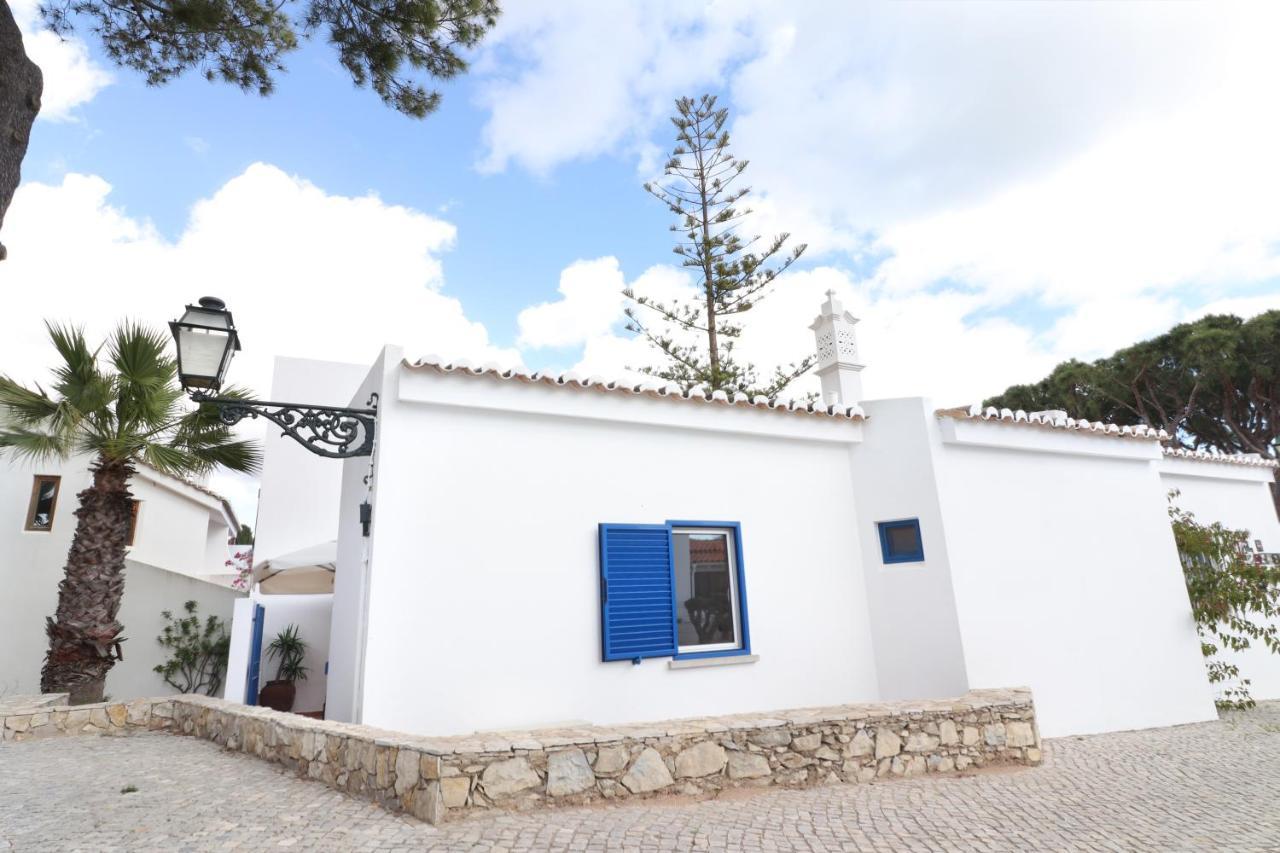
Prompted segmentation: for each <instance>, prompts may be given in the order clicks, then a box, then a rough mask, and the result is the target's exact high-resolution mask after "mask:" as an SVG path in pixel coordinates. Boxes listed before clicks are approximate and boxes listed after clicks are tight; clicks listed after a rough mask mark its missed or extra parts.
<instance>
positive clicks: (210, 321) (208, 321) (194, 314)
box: [178, 308, 231, 329]
mask: <svg viewBox="0 0 1280 853" xmlns="http://www.w3.org/2000/svg"><path fill="white" fill-rule="evenodd" d="M178 322H179V323H181V324H183V325H188V324H189V325H193V326H213V327H214V328H216V329H229V328H230V326H231V315H229V314H228V313H227V312H226V311H207V310H205V309H203V308H188V309H187V312H186V313H185V314H183V315H182V319H181V320H179V321H178Z"/></svg>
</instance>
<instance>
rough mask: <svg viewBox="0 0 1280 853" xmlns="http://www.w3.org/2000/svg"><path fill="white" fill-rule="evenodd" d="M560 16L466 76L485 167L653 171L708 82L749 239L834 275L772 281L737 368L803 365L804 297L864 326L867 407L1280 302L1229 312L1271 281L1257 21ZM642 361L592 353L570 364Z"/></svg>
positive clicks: (1040, 13) (524, 15) (1034, 14)
mask: <svg viewBox="0 0 1280 853" xmlns="http://www.w3.org/2000/svg"><path fill="white" fill-rule="evenodd" d="M562 15H563V17H560V16H544V17H542V18H540V19H538V20H537V21H536V22H535V21H534V20H532V16H531V15H529V14H528V12H527V10H523V7H522V8H521V9H518V10H517V15H516V16H515V17H514V18H513V20H512V21H511V22H510V24H509V28H508V29H507V30H506V39H505V41H504V40H501V39H500V40H499V43H498V44H496V45H495V46H494V47H493V49H492V50H490V51H488V52H487V53H486V61H485V62H484V63H482V64H481V66H479V67H478V69H477V79H478V80H479V82H480V85H481V86H482V87H484V88H485V89H486V91H487V96H486V100H485V103H487V104H488V105H489V106H490V108H491V115H490V120H489V124H488V125H487V128H486V136H485V140H486V145H487V153H486V155H485V159H484V164H485V166H486V167H487V168H490V169H501V168H504V167H507V166H509V165H516V166H520V167H523V168H526V169H529V170H532V171H535V172H546V171H549V170H551V169H554V168H555V167H557V166H559V165H561V164H565V163H569V162H571V161H574V160H580V159H587V158H590V157H593V156H599V155H601V154H614V155H624V156H629V157H633V158H634V159H635V160H636V162H637V163H638V165H639V168H640V169H641V170H642V171H644V172H646V173H648V172H650V171H652V170H653V169H655V168H656V165H657V163H659V162H660V159H659V156H658V153H657V152H660V151H663V150H665V149H666V148H668V147H669V144H670V141H671V140H670V136H671V130H670V127H669V126H668V125H667V123H666V122H665V116H666V115H667V114H668V113H669V112H670V109H671V106H670V104H671V100H672V99H673V98H675V97H676V96H679V95H684V94H693V93H696V92H697V91H699V90H700V89H702V88H715V87H717V86H718V87H720V88H723V89H724V90H726V91H727V92H728V99H727V103H728V105H729V106H730V107H731V110H732V115H733V119H732V126H731V129H732V133H733V137H734V148H735V150H736V151H737V152H738V153H739V154H740V155H741V156H743V157H745V158H749V159H750V160H751V164H752V165H751V168H750V170H749V171H748V173H747V175H748V177H749V178H750V182H751V184H752V186H754V187H755V189H756V193H755V195H754V196H753V199H754V203H753V204H752V206H753V207H754V208H755V209H756V211H757V215H756V216H755V218H754V220H753V221H752V222H751V223H750V225H749V228H750V230H751V231H752V232H753V233H764V234H771V233H775V232H777V231H783V230H786V231H791V232H792V233H793V234H794V237H795V239H796V240H803V241H806V242H809V243H810V244H811V249H810V253H809V255H808V259H807V260H808V261H809V262H813V261H815V260H816V261H826V262H828V263H830V264H831V265H832V266H831V268H823V269H817V270H811V271H810V272H808V273H800V274H792V275H790V276H788V277H787V278H788V281H789V284H788V285H787V287H786V288H784V291H785V292H780V293H779V294H778V295H777V296H775V297H773V298H772V299H771V301H770V303H768V307H767V308H766V309H765V310H763V311H761V312H760V314H759V315H758V316H757V317H756V318H755V319H754V320H753V322H752V323H750V324H748V331H747V335H746V337H744V340H743V342H742V352H743V354H744V355H750V356H752V357H755V358H756V360H757V361H759V362H760V363H762V364H767V363H770V362H771V361H774V360H778V359H781V360H784V361H790V360H791V359H792V358H794V357H795V355H794V354H793V353H795V352H796V351H797V349H798V348H799V349H800V350H801V351H802V352H807V351H808V348H809V347H810V346H811V343H810V342H809V341H807V340H805V339H804V337H805V335H806V334H807V332H806V331H805V330H804V328H803V326H804V323H805V322H807V319H808V318H809V317H811V315H812V314H813V313H814V312H815V311H816V307H817V304H818V302H819V301H820V291H821V290H822V289H825V286H823V287H821V288H819V289H814V288H813V287H810V286H809V285H810V284H812V282H816V281H818V280H822V279H825V280H827V281H826V283H827V284H832V286H835V287H836V289H837V291H840V292H842V293H847V298H848V300H849V301H850V303H851V304H852V305H854V306H856V307H855V311H856V312H858V313H860V314H861V315H862V316H863V317H864V318H865V319H864V322H863V324H862V325H861V326H860V327H859V328H860V329H861V330H862V333H863V336H864V338H865V340H866V343H865V347H864V348H865V349H866V351H867V353H868V355H867V358H868V361H869V362H870V363H871V366H869V367H868V369H867V374H866V383H865V385H866V388H867V392H868V394H869V395H870V396H884V395H894V396H897V395H903V394H915V393H924V394H929V395H933V396H935V397H938V398H939V399H945V400H956V399H957V398H958V399H966V398H976V397H981V396H984V395H989V394H992V393H995V392H997V391H1000V390H1002V389H1003V388H1004V387H1005V386H1006V385H1008V384H1010V383H1012V382H1018V381H1026V380H1030V379H1035V378H1037V377H1038V376H1039V375H1042V374H1043V373H1044V372H1045V371H1046V370H1047V369H1048V368H1050V367H1052V365H1053V364H1055V363H1056V362H1057V361H1059V360H1061V359H1062V358H1066V357H1072V356H1075V357H1083V358H1090V357H1096V356H1097V355H1101V354H1103V353H1105V352H1109V351H1111V350H1113V349H1114V348H1116V347H1118V346H1123V345H1125V344H1127V343H1130V342H1132V341H1134V340H1137V339H1139V338H1141V337H1143V336H1146V335H1150V334H1153V333H1156V332H1158V331H1160V330H1162V329H1163V328H1167V327H1168V326H1169V325H1171V324H1172V323H1175V322H1178V321H1179V320H1182V319H1189V318H1193V317H1195V316H1199V315H1200V314H1203V313H1205V312H1207V311H1209V310H1211V309H1212V308H1213V306H1215V305H1216V306H1230V307H1233V308H1238V309H1239V310H1240V311H1242V312H1244V313H1246V314H1248V313H1253V310H1254V309H1260V308H1263V307H1275V306H1276V305H1277V303H1278V301H1280V298H1272V297H1271V296H1266V295H1263V296H1242V295H1241V294H1257V293H1258V292H1259V291H1260V290H1262V289H1264V288H1267V287H1270V288H1271V289H1272V290H1280V288H1276V287H1275V284H1276V282H1277V281H1280V217H1277V216H1275V215H1274V210H1275V199H1276V198H1280V159H1277V158H1276V157H1275V153H1274V152H1275V151H1277V150H1280V114H1277V113H1276V111H1275V110H1272V109H1269V108H1267V106H1266V105H1267V104H1270V103H1271V102H1273V101H1274V92H1273V89H1274V81H1275V80H1276V79H1277V78H1278V77H1280V52H1277V51H1276V50H1275V49H1274V44H1273V41H1274V38H1273V35H1274V33H1275V32H1276V31H1277V28H1278V27H1280V6H1276V5H1275V4H1246V3H1239V4H1222V3H1214V2H1186V3H1179V4H1143V3H1123V4H1071V3H1060V4H1008V3H965V4H958V3H944V4H938V3H934V2H926V3H914V2H896V3H856V4H855V3H845V4H831V3H825V2H820V0H788V2H783V0H745V2H737V3H713V4H709V5H705V6H701V7H697V8H696V9H695V10H692V11H691V10H690V9H689V8H686V7H685V6H683V5H674V6H673V5H671V4H668V3H666V2H663V0H652V2H637V3H634V4H628V6H627V9H626V11H625V13H619V11H618V9H617V8H616V7H615V6H614V5H613V4H600V3H581V4H571V5H570V4H566V7H565V10H564V11H563V12H562ZM517 44H518V47H517V46H516V45H517ZM664 45H671V46H673V47H672V49H671V50H669V51H668V50H667V48H666V47H664ZM664 51H666V53H665V54H664ZM663 55H665V56H671V55H679V56H681V57H684V58H686V59H688V58H689V57H693V59H694V61H690V62H686V63H683V64H681V63H676V64H672V65H671V66H670V67H667V66H665V65H662V64H661V63H659V62H658V61H657V58H658V57H659V56H663ZM853 270H856V271H857V272H856V273H855V272H853ZM806 276H807V277H808V278H806ZM834 279H839V281H835V282H834V284H833V283H832V282H833V280H834ZM811 290H812V292H810V291H811ZM771 318H775V319H771ZM802 321H804V322H802ZM601 322H603V321H601ZM755 327H758V328H755ZM797 329H798V330H799V331H797ZM643 352H644V349H643V345H642V344H639V343H638V342H635V341H632V340H628V339H626V338H625V336H623V337H619V336H617V335H615V334H613V333H612V332H611V333H608V334H605V335H597V336H595V337H591V338H589V339H588V340H587V342H586V344H585V349H584V356H583V364H582V365H581V366H580V369H582V370H586V371H587V372H591V371H592V370H599V371H601V372H606V371H605V368H612V369H620V368H621V366H623V365H624V364H636V363H637V359H638V358H639V357H641V356H642V355H643Z"/></svg>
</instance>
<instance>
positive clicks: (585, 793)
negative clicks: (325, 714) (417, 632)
mask: <svg viewBox="0 0 1280 853" xmlns="http://www.w3.org/2000/svg"><path fill="white" fill-rule="evenodd" d="M146 730H168V731H172V732H173V733H175V734H186V735H192V736H195V737H201V738H205V739H207V740H211V741H213V742H215V743H217V744H220V745H222V746H223V747H225V748H227V749H231V750H235V751H238V752H244V753H248V754H250V755H256V756H258V757H260V758H263V759H265V760H267V761H272V762H275V763H277V764H281V765H283V766H285V767H287V768H289V769H290V770H292V771H293V772H295V773H297V774H298V775H299V776H302V777H305V778H309V779H315V780H317V781H320V782H323V783H325V784H326V785H329V786H330V787H332V788H335V789H337V790H340V791H344V792H347V793H349V794H352V795H355V796H359V797H363V798H365V799H369V800H373V801H374V802H377V803H379V804H380V805H382V806H384V807H386V808H388V809H391V810H393V811H405V812H408V813H410V814H412V815H414V816H416V817H418V818H420V819H422V820H425V821H428V822H431V823H439V822H440V821H442V820H445V819H447V818H451V817H455V816H458V815H463V814H467V813H472V812H475V811H478V810H484V809H494V808H498V809H530V808H544V807H549V806H556V805H580V804H584V803H592V802H600V801H604V800H619V799H628V798H631V799H634V798H640V797H651V796H659V795H662V794H669V793H679V794H683V795H692V796H700V795H710V794H714V793H715V792H717V791H720V790H722V789H725V788H738V787H766V786H771V785H781V786H796V787H801V786H809V785H821V784H833V783H840V782H869V781H872V780H875V779H892V778H898V777H904V776H920V775H925V774H933V773H954V772H957V771H964V770H967V769H969V768H979V767H990V766H996V765H1027V766H1030V765H1036V764H1039V763H1040V760H1041V752H1040V735H1039V732H1038V731H1037V728H1036V719H1035V710H1034V706H1033V705H1032V701H1031V693H1030V691H1028V690H1024V689H1012V690H978V691H972V692H970V693H967V694H965V695H964V696H960V697H957V698H955V699H943V700H932V701H927V702H900V703H877V704H868V705H842V706H836V707H828V708H807V709H802V710H794V711H780V712H776V713H771V714H739V715H733V716H726V717H707V718H699V719H691V720H672V721H667V722H660V723H643V724H635V725H625V726H608V727H603V726H591V727H581V728H567V729H545V730H531V731H522V732H497V733H485V734H475V735H471V736H466V737H450V738H426V737H416V736H409V735H405V734H400V733H396V732H387V731H381V730H378V729H374V728H370V727H367V726H358V725H351V724H347V723H337V722H331V721H321V720H312V719H310V718H307V717H300V716H297V715H295V714H284V713H279V712H276V711H271V710H269V709H267V708H261V707H249V706H245V705H237V704H235V703H232V702H227V701H225V700H222V699H213V698H210V697H205V696H175V697H169V698H166V699H158V700H136V701H135V702H131V703H114V704H112V703H108V704H104V705H101V706H80V707H78V708H65V707H61V708H50V709H44V710H41V711H39V712H36V713H31V714H26V715H16V716H9V717H5V718H4V719H3V731H4V734H5V738H6V739H13V740H23V739H26V738H30V737H40V736H45V735H57V734H64V735H65V734H81V733H99V734H127V733H129V732H131V731H146Z"/></svg>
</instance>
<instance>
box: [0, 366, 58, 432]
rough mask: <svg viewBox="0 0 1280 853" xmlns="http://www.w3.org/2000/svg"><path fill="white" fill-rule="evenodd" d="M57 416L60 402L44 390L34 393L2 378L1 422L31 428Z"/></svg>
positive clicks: (0, 388)
mask: <svg viewBox="0 0 1280 853" xmlns="http://www.w3.org/2000/svg"><path fill="white" fill-rule="evenodd" d="M57 414H58V402H57V401H56V400H54V399H53V398H51V397H50V396H49V395H48V394H46V393H45V392H44V389H43V388H40V389H38V390H35V391H32V390H31V389H30V388H27V387H26V386H25V385H21V384H19V383H17V382H14V381H13V380H12V379H10V378H9V377H7V376H0V421H3V422H6V423H13V424H20V425H22V426H28V427H29V426H35V425H36V424H39V423H41V422H43V421H47V420H50V419H52V418H54V417H56V416H57Z"/></svg>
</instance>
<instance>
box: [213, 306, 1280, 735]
mask: <svg viewBox="0 0 1280 853" xmlns="http://www.w3.org/2000/svg"><path fill="white" fill-rule="evenodd" d="M855 322H856V320H855V319H854V318H853V317H851V316H850V315H849V314H848V313H847V312H845V311H844V310H843V309H842V307H841V305H840V304H839V302H838V301H837V300H836V299H835V298H834V296H832V297H830V298H829V299H828V301H827V302H826V303H825V304H824V305H823V306H822V309H821V313H820V315H819V316H818V318H817V319H816V320H815V321H814V324H813V326H812V328H813V331H814V333H815V337H816V344H817V349H818V355H819V359H820V361H819V366H818V373H819V375H820V377H821V380H822V388H823V399H822V402H820V403H818V404H816V405H809V404H790V403H777V402H771V401H769V400H765V399H763V398H757V399H754V400H749V399H744V398H742V397H735V398H732V399H731V398H729V397H727V396H726V395H725V394H723V393H722V392H717V393H716V394H715V395H713V396H712V397H710V398H705V397H704V396H703V395H701V394H699V393H692V394H686V393H682V392H681V391H680V390H679V389H678V388H675V387H674V386H673V387H662V386H659V385H654V384H652V383H642V384H631V383H617V382H609V381H606V380H603V379H598V378H580V377H576V376H573V375H545V374H525V373H522V372H519V371H501V370H499V369H496V368H492V367H471V366H469V365H466V364H463V363H460V362H449V361H447V360H442V359H438V358H427V359H421V360H418V359H406V358H405V357H404V355H403V354H402V352H401V350H400V349H398V348H396V347H390V346H389V347H386V348H385V349H384V350H383V352H382V353H381V355H380V357H379V358H378V359H377V361H376V362H375V363H374V364H373V365H372V367H371V368H362V369H360V370H359V371H358V372H357V373H353V372H352V369H351V368H350V367H349V366H343V367H341V369H339V368H335V367H334V366H332V365H327V364H323V363H308V362H305V361H299V360H287V362H282V363H281V364H280V365H278V367H277V374H276V383H275V387H274V388H273V389H272V396H273V397H275V398H276V399H310V400H313V401H314V402H317V403H332V404H338V405H357V406H358V405H363V404H364V402H365V401H366V400H367V399H368V398H369V397H370V395H371V394H373V393H376V394H377V395H378V401H379V402H378V425H377V442H376V447H375V452H374V455H373V457H372V459H369V458H362V459H355V460H349V461H347V462H345V463H341V464H339V463H334V462H332V461H329V460H322V459H317V458H314V457H308V456H307V454H306V453H305V451H302V450H300V449H298V448H296V447H294V446H292V442H268V443H267V445H266V450H267V461H266V473H265V474H264V482H263V495H262V506H261V509H260V513H259V535H260V538H259V557H260V558H270V557H272V556H274V555H275V554H274V553H273V552H276V553H284V552H286V551H289V550H295V549H298V548H301V547H304V546H307V545H312V544H315V543H319V542H324V541H327V540H332V539H335V538H336V539H337V562H336V567H337V568H336V576H335V583H334V592H333V594H332V596H331V602H330V600H329V597H326V598H325V601H324V606H325V607H329V606H331V608H332V615H331V618H330V627H329V632H328V635H327V637H325V643H326V646H327V657H326V659H325V663H324V665H323V668H324V669H325V670H326V671H327V681H326V682H325V683H324V685H323V686H324V691H325V692H324V696H325V701H324V710H325V712H326V715H327V717H328V718H329V719H335V720H344V721H352V722H360V723H364V724H368V725H372V726H376V727H380V728H386V729H393V730H400V731H406V732H414V733H422V734H437V735H448V734H457V733H465V732H471V731H476V730H481V731H484V730H495V729H511V728H524V727H532V726H540V725H545V724H552V723H565V722H569V721H575V722H577V721H586V722H590V723H597V724H608V723H616V722H625V721H634V720H654V719H665V718H674V717H685V716H694V715H707V714H720V713H732V712H746V711H769V710H771V709H781V708H794V707H804V706H818V705H835V704H842V703H851V702H868V701H871V702H874V701H881V700H895V699H915V698H928V697H944V696H954V695H958V694H961V693H964V692H965V691H966V690H969V689H971V688H1002V687H1012V686H1020V685H1026V686H1029V687H1030V688H1031V689H1032V691H1033V695H1034V699H1035V703H1036V710H1037V717H1038V721H1039V726H1040V731H1041V733H1042V734H1043V735H1045V736H1058V735H1067V734H1083V733H1090V732H1104V731H1114V730H1121V729H1133V728H1142V727H1149V726H1165V725H1172V724H1178V723H1187V722H1193V721H1199V720H1206V719H1211V718H1213V717H1214V716H1215V709H1214V705H1213V698H1214V697H1213V693H1212V691H1211V689H1210V686H1209V684H1208V682H1207V680H1206V677H1205V666H1204V660H1203V658H1202V656H1201V653H1200V646H1199V642H1198V639H1197V636H1196V631H1195V626H1194V623H1193V621H1192V617H1191V612H1190V607H1189V602H1188V598H1187V593H1186V589H1185V586H1184V583H1183V578H1182V571H1181V568H1180V565H1179V560H1178V555H1177V552H1176V549H1175V546H1174V541H1173V536H1172V533H1171V531H1170V526H1169V519H1168V515H1167V497H1166V496H1167V493H1168V492H1169V491H1170V490H1171V489H1178V490H1179V491H1180V492H1181V496H1180V497H1179V499H1178V500H1179V503H1180V505H1181V506H1183V507H1184V508H1186V509H1189V510H1192V511H1193V512H1195V513H1197V515H1198V516H1199V517H1200V519H1201V520H1202V521H1206V522H1210V521H1221V522H1223V523H1224V524H1227V525H1229V526H1233V527H1243V528H1247V529H1248V530H1249V531H1250V532H1251V539H1253V540H1257V541H1258V542H1259V543H1261V544H1260V545H1259V550H1267V551H1275V550H1280V521H1278V520H1277V517H1276V513H1275V510H1274V507H1273V504H1272V500H1271V497H1270V493H1269V485H1268V484H1269V483H1270V482H1271V481H1272V478H1273V474H1274V463H1272V462H1270V461H1266V460H1262V459H1259V458H1257V457H1222V456H1208V455H1195V454H1186V453H1180V452H1173V451H1167V450H1163V449H1162V445H1161V438H1164V437H1165V436H1162V435H1161V434H1157V433H1155V432H1153V431H1150V430H1147V429H1145V428H1124V429H1120V428H1117V427H1114V426H1112V427H1108V426H1104V425H1099V424H1091V423H1087V422H1083V421H1076V420H1074V419H1072V418H1071V417H1069V416H1068V415H1067V413H1065V412H1037V413H1032V414H1027V413H1023V412H1009V411H1004V412H997V411H994V410H988V411H981V410H978V409H976V408H975V409H970V408H945V407H939V406H937V405H936V404H934V403H933V402H931V401H929V400H926V399H922V398H908V399H892V400H864V399H862V394H861V390H860V372H861V371H862V369H863V366H862V364H861V360H860V358H859V354H858V351H857V345H856V339H855V335H854V323H855ZM365 504H367V505H368V506H369V507H370V510H368V511H366V512H371V521H370V523H368V524H367V525H366V524H364V523H362V505H365ZM272 536H278V540H277V541H278V544H276V545H266V546H265V549H264V543H270V542H271V537H272ZM259 600H260V601H263V602H264V603H265V606H266V610H267V613H268V614H269V613H270V612H271V608H272V606H273V605H272V603H271V602H270V601H269V600H266V599H264V598H262V597H260V599H259ZM245 612H247V611H241V615H242V616H243V614H244V613H245ZM244 623H245V619H244V618H239V619H237V625H236V639H235V640H234V645H235V649H233V658H234V659H235V661H236V664H235V666H233V667H232V672H231V674H230V675H229V677H228V692H227V695H228V697H229V698H240V697H241V696H242V695H243V683H244V678H243V674H244V671H245V668H246V666H247V663H246V658H247V656H248V653H247V652H246V649H247V643H248V642H249V641H248V634H249V629H248V627H247V626H246V625H245V624H244ZM317 630H318V629H317ZM1241 666H1242V668H1243V669H1244V670H1245V675H1246V676H1247V677H1250V678H1252V680H1253V693H1254V695H1255V697H1256V698H1280V658H1276V657H1275V656H1269V655H1268V653H1267V652H1266V651H1265V650H1264V649H1255V650H1253V651H1251V652H1249V653H1248V654H1246V655H1243V656H1242V657H1241ZM313 671H314V670H313ZM304 710H305V709H304Z"/></svg>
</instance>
